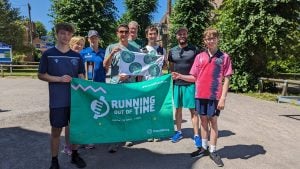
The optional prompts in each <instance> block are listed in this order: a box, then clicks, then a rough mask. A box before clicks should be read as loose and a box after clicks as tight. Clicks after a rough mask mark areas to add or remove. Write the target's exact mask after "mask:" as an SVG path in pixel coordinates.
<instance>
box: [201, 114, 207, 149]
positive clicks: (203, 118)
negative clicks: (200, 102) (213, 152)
mask: <svg viewBox="0 0 300 169" xmlns="http://www.w3.org/2000/svg"><path fill="white" fill-rule="evenodd" d="M200 119H201V137H202V147H203V148H204V149H205V150H206V149H207V147H208V118H207V116H206V115H205V116H200Z"/></svg>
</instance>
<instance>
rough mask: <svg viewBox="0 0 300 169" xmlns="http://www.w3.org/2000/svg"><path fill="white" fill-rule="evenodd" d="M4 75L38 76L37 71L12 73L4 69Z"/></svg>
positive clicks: (0, 75)
mask: <svg viewBox="0 0 300 169" xmlns="http://www.w3.org/2000/svg"><path fill="white" fill-rule="evenodd" d="M0 77H2V74H0ZM4 77H37V71H36V70H35V71H26V72H25V71H13V72H12V73H10V72H7V71H4Z"/></svg>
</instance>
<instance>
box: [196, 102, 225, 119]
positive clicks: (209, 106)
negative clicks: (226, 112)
mask: <svg viewBox="0 0 300 169" xmlns="http://www.w3.org/2000/svg"><path fill="white" fill-rule="evenodd" d="M195 102H196V112H198V114H199V115H200V116H208V117H213V116H219V115H220V110H219V109H217V106H218V102H219V101H218V100H209V99H195Z"/></svg>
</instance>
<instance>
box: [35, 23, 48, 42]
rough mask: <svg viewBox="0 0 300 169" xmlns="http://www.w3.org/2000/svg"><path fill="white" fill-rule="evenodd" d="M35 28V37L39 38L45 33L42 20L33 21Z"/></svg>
mask: <svg viewBox="0 0 300 169" xmlns="http://www.w3.org/2000/svg"><path fill="white" fill-rule="evenodd" d="M35 29H36V36H37V37H39V38H41V36H46V35H47V30H46V28H45V25H44V24H43V23H42V22H40V21H37V22H35Z"/></svg>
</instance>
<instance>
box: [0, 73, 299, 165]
mask: <svg viewBox="0 0 300 169" xmlns="http://www.w3.org/2000/svg"><path fill="white" fill-rule="evenodd" d="M219 122H220V123H219V129H220V132H219V135H220V138H219V143H218V149H219V153H220V155H221V157H222V159H223V161H224V163H225V166H224V167H223V168H230V169H237V168H242V169H253V168H255V169H294V168H295V169H296V168H299V166H300V158H299V157H300V144H299V142H300V132H299V129H300V107H299V106H298V107H296V106H292V105H287V104H278V103H274V102H268V101H262V100H258V99H254V98H251V97H246V96H241V95H237V94H229V96H228V100H227V105H226V110H225V111H224V112H222V114H221V117H220V119H219ZM183 127H184V130H183V132H184V136H185V138H184V139H183V140H182V141H180V142H179V143H176V144H173V143H171V142H170V141H168V140H164V141H161V142H154V143H151V142H145V143H139V144H136V145H134V146H133V147H123V148H121V149H120V151H119V152H117V153H116V154H109V153H107V151H106V149H107V145H97V147H96V149H94V150H84V149H81V150H80V153H81V154H82V156H83V158H84V159H85V160H86V161H87V165H88V166H87V169H199V168H206V169H207V168H218V167H216V166H215V165H214V163H213V162H212V161H211V160H210V159H209V158H208V157H204V158H201V159H191V158H190V157H189V153H190V152H192V151H194V150H195V148H194V146H193V141H192V139H191V137H192V130H191V120H190V118H189V113H188V112H187V111H185V113H184V123H183ZM49 131H50V127H49V122H48V87H47V83H45V82H42V81H39V80H37V79H30V78H18V79H12V78H9V79H6V78H4V79H3V78H0V152H1V153H0V169H45V168H48V167H49V163H50V151H49ZM59 158H60V163H61V168H62V169H74V168H75V167H74V166H72V165H71V164H70V163H69V160H70V159H69V157H68V156H66V155H63V154H60V156H59Z"/></svg>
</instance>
